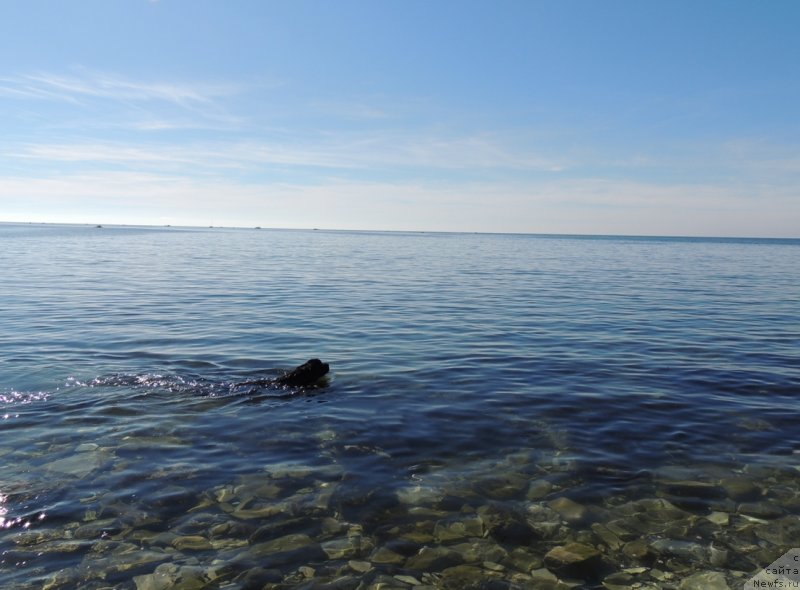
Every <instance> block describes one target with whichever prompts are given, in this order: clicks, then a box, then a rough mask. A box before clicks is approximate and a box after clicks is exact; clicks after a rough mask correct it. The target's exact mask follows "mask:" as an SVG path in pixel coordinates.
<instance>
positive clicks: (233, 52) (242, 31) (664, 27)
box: [0, 0, 800, 237]
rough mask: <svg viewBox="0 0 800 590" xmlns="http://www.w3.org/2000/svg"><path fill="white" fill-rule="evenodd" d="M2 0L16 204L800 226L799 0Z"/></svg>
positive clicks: (394, 221) (1, 139) (105, 210)
mask: <svg viewBox="0 0 800 590" xmlns="http://www.w3.org/2000/svg"><path fill="white" fill-rule="evenodd" d="M2 8H3V24H2V25H0V32H2V34H0V56H2V57H0V220H5V221H48V222H85V223H130V224H172V225H201V226H207V225H236V226H255V225H259V226H263V227H320V228H338V229H385V230H426V231H430V230H443V231H499V232H537V233H539V232H542V233H588V234H644V235H720V236H768V237H769V236H772V237H800V189H799V188H798V187H800V117H799V116H798V113H799V112H800V109H799V108H798V105H800V69H798V64H800V35H798V34H797V27H798V24H800V3H798V2H796V1H794V0H772V1H770V2H768V3H766V2H752V1H746V2H745V1H739V0H724V1H697V0H691V1H689V0H676V1H674V2H656V1H650V0H635V1H634V0H631V1H626V0H609V1H605V2H600V1H589V0H585V1H573V0H558V1H556V0H553V1H547V2H544V1H539V0H521V1H511V0H500V1H497V2H488V1H485V2H475V1H469V0H461V1H446V0H403V1H399V0H398V1H389V0H381V1H375V0H369V1H366V0H363V1H362V0H359V1H355V0H337V1H332V0H316V1H308V0H292V1H289V0H285V1H282V2H274V1H268V0H254V1H245V0H235V1H234V0H231V1H222V0H217V1H208V0H158V1H149V0H118V1H114V2H109V1H108V0H92V1H89V0H75V1H72V2H51V1H41V0H19V1H12V0H9V1H6V2H3V5H2Z"/></svg>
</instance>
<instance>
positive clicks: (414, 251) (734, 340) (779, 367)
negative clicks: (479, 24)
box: [0, 225, 800, 588]
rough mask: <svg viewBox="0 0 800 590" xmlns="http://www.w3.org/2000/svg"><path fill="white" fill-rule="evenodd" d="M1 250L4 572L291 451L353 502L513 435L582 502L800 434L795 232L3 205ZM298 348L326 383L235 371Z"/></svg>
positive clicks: (176, 507) (439, 482)
mask: <svg viewBox="0 0 800 590" xmlns="http://www.w3.org/2000/svg"><path fill="white" fill-rule="evenodd" d="M0 273H1V274H2V283H0V335H1V336H0V457H2V462H3V463H2V464H3V469H2V473H0V500H1V501H2V503H0V523H2V528H1V529H0V550H2V551H3V557H2V561H0V585H2V586H4V587H5V586H9V587H12V585H13V584H18V585H19V586H20V587H28V586H26V584H31V587H41V585H42V583H43V580H48V579H50V578H49V577H52V576H53V575H54V573H55V572H59V571H69V568H73V569H75V568H80V567H84V566H81V565H80V564H85V563H86V559H87V555H89V554H90V553H91V552H92V551H96V550H97V548H96V546H95V545H94V543H95V542H97V539H106V540H109V539H111V540H113V539H115V538H117V537H120V536H122V537H125V542H126V543H128V544H129V545H131V544H132V545H135V544H136V542H137V541H135V540H134V539H139V537H137V536H136V535H135V531H136V527H138V528H139V529H140V530H145V529H146V530H150V531H164V530H173V529H176V530H178V529H180V527H181V526H183V525H184V524H185V523H186V518H187V514H190V512H189V511H190V510H191V509H192V507H193V506H194V505H195V504H197V503H198V501H199V500H198V498H202V497H204V495H205V496H210V495H212V496H213V493H214V492H213V491H214V490H220V489H224V486H226V485H230V484H232V483H235V482H241V481H246V479H247V478H248V477H253V476H254V475H256V474H259V473H268V472H270V470H273V471H274V470H278V469H281V468H286V466H289V467H288V468H290V469H295V470H297V469H300V470H302V469H303V468H304V469H312V470H321V471H319V472H320V473H328V471H325V470H326V469H330V470H332V471H330V473H331V474H332V475H331V476H330V479H331V481H335V482H336V492H335V497H334V499H333V500H332V504H331V508H330V510H331V511H339V512H342V511H346V509H347V507H348V506H357V505H359V506H360V505H361V504H365V505H369V504H370V503H371V502H372V503H377V504H378V505H381V498H388V497H390V496H391V495H392V494H395V495H396V494H397V493H402V491H403V490H406V489H409V487H410V486H415V485H420V484H422V485H430V486H432V487H436V486H439V487H441V488H447V489H448V490H449V491H450V492H449V493H451V494H452V493H455V492H453V490H454V489H459V487H458V486H461V487H462V488H463V489H464V490H467V489H468V491H465V492H464V493H463V494H462V495H464V496H470V497H472V496H476V495H478V496H479V495H480V494H481V489H482V488H481V487H480V486H474V485H473V484H474V483H475V482H476V480H477V479H480V477H485V476H489V475H491V474H492V473H495V472H496V470H497V469H500V467H497V466H499V465H504V464H505V465H507V464H509V462H510V463H513V462H514V459H513V458H514V457H521V456H523V455H524V456H525V457H527V459H525V460H524V461H523V460H521V459H520V460H518V462H522V463H525V462H526V461H527V463H525V466H523V467H522V468H520V469H519V470H518V471H522V472H526V470H527V472H533V471H536V470H537V469H538V470H541V469H542V467H541V466H542V465H552V464H553V462H559V461H561V462H563V463H569V465H570V467H569V469H568V470H567V472H566V473H567V475H564V476H563V477H564V481H566V483H564V482H562V484H561V485H563V487H564V488H565V489H567V488H568V489H569V491H570V497H572V498H573V499H576V500H579V501H582V502H585V503H589V504H599V503H601V502H602V501H603V499H604V498H608V497H611V496H614V495H615V494H617V495H619V494H623V495H624V494H634V493H635V488H636V486H638V485H641V481H642V477H643V475H642V474H650V475H652V474H658V473H662V472H666V471H669V470H670V469H672V470H674V469H690V470H693V473H695V474H700V476H702V474H703V473H715V472H719V471H724V470H734V469H738V470H739V471H742V470H744V471H746V470H747V469H751V468H753V466H764V465H768V466H774V465H784V466H786V465H788V466H792V465H796V464H797V462H798V459H799V458H800V455H798V453H800V313H799V312H800V241H798V240H757V239H741V240H735V239H678V238H674V239H672V238H664V239H659V238H630V237H591V238H589V237H568V236H564V237H559V236H528V235H467V234H403V233H370V232H327V231H278V230H229V229H176V228H128V227H106V228H103V229H98V228H94V227H88V226H30V225H0ZM311 357H319V358H321V359H323V360H325V361H327V362H329V363H330V365H331V376H330V379H329V382H328V384H327V386H325V387H323V388H320V389H317V390H314V391H310V392H304V393H303V392H301V393H298V395H296V396H292V397H289V398H286V397H280V398H277V397H272V396H271V395H270V394H269V392H265V394H263V395H259V396H255V397H253V396H242V395H231V394H230V392H229V389H228V388H227V386H228V384H229V383H230V382H232V381H235V380H237V379H246V378H252V377H254V376H263V375H267V376H269V375H278V374H280V371H281V370H284V369H288V368H291V367H292V366H294V365H297V364H299V363H301V362H303V361H305V360H306V359H308V358H311ZM509 458H512V459H509ZM470 486H472V487H470ZM486 493H487V495H488V496H491V494H492V492H491V490H488V491H487V492H486ZM512 494H513V492H512ZM109 507H112V508H109ZM113 507H117V509H116V512H114V509H113ZM123 507H125V508H123ZM126 510H128V511H131V512H133V511H138V512H137V514H140V513H144V514H146V515H147V516H144V517H142V521H141V522H139V521H135V519H133V517H129V518H128V520H125V518H121V517H120V516H119V515H120V514H123V515H128V512H126ZM104 511H105V512H104ZM323 512H324V511H323ZM109 515H110V516H109ZM128 516H129V515H128ZM324 516H325V514H322V513H321V515H320V518H323V517H324ZM114 517H116V519H117V522H116V524H113V522H112V520H113V518H114ZM357 518H362V519H363V521H364V523H363V524H364V526H365V527H369V526H374V527H379V526H381V524H382V523H381V522H380V518H381V516H380V513H379V511H373V512H371V513H369V514H366V515H365V514H364V513H360V512H359V513H355V512H354V514H353V515H351V519H357ZM387 518H389V517H387ZM109 519H112V520H109ZM96 521H97V522H103V523H109V522H112V524H105V525H104V526H106V528H105V529H102V527H100V529H102V531H101V532H98V533H97V539H95V538H94V537H93V536H92V534H91V533H87V534H85V535H70V536H72V537H73V538H74V539H77V540H78V541H79V543H78V545H77V546H75V547H71V548H70V550H66V549H64V548H63V547H62V549H53V550H52V551H47V550H42V551H38V552H36V551H33V552H30V553H27V554H25V555H24V557H20V555H21V554H20V553H19V551H20V548H19V542H18V539H19V535H20V533H21V532H23V531H27V532H31V531H34V532H35V531H40V532H41V535H42V537H41V538H40V539H39V541H41V540H42V539H45V540H46V536H47V532H48V531H63V530H71V531H75V530H83V529H79V527H84V528H85V526H86V523H92V522H96ZM122 521H125V522H127V523H128V524H129V526H131V527H132V530H133V531H134V532H133V533H124V534H123V532H122V531H121V530H120V529H119V527H121V526H123V525H122V524H120V522H122ZM137 522H138V524H137ZM142 522H144V524H142ZM72 523H74V524H72ZM309 526H310V525H309ZM114 527H116V528H114ZM100 529H98V530H100ZM53 534H56V533H53ZM115 535H117V537H115ZM76 542H77V541H76ZM109 542H110V541H109ZM62 544H63V539H62ZM43 546H46V544H45V545H43ZM220 555H221V553H220V551H219V550H217V551H208V552H207V553H204V554H202V555H201V557H199V558H198V557H195V558H194V559H195V560H196V561H197V560H199V562H200V563H206V562H211V561H213V560H214V559H215V558H219V557H220ZM176 559H177V558H176ZM98 567H99V566H98ZM153 567H154V566H152V567H150V569H149V570H146V571H152V569H153ZM76 571H77V570H76ZM141 571H145V570H141V568H140V570H135V571H133V573H136V574H140V573H141ZM128 573H131V572H128ZM128 573H124V572H116V574H115V575H116V576H117V577H116V578H114V577H113V576H111V577H110V578H107V579H103V577H102V576H99V575H97V576H96V577H95V578H92V575H94V574H91V573H87V574H86V579H87V580H89V581H87V582H85V583H86V584H89V585H88V586H87V587H103V586H102V585H103V584H106V585H107V586H108V585H114V584H119V585H121V587H128V586H125V584H129V587H131V588H132V587H134V586H133V583H132V582H131V581H130V577H127V575H128ZM133 573H131V575H133ZM92 579H95V582H92V581H91V580H92ZM108 580H111V582H113V584H112V583H110V582H108ZM92 583H94V584H96V586H92V585H91V584H92ZM54 587H60V586H54ZM65 587H66V586H65Z"/></svg>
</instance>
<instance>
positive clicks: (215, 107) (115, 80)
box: [0, 67, 243, 131]
mask: <svg viewBox="0 0 800 590" xmlns="http://www.w3.org/2000/svg"><path fill="white" fill-rule="evenodd" d="M241 92H243V87H242V86H240V85H237V84H230V83H205V82H191V81H176V80H169V81H164V80H137V79H132V78H125V77H122V76H119V75H115V74H109V73H105V72H98V71H94V70H91V69H87V68H82V67H81V68H73V69H72V70H71V71H70V73H67V74H61V73H59V74H56V73H52V72H46V71H42V72H34V73H27V74H19V75H14V76H2V77H0V98H5V99H7V100H19V101H27V102H28V103H30V102H31V101H46V102H50V103H55V104H58V103H61V104H64V105H70V106H72V107H76V108H83V109H84V110H86V111H91V113H92V117H93V119H92V123H91V125H92V126H94V127H102V126H105V127H119V126H121V125H122V126H127V127H129V128H137V127H138V128H139V130H149V131H153V130H163V129H164V128H168V129H174V128H176V126H180V127H182V128H186V127H198V126H205V125H206V124H207V123H208V122H209V121H210V122H216V123H217V124H219V123H225V124H226V125H229V126H230V125H235V124H239V123H241V118H239V117H237V116H235V115H233V114H231V113H230V112H229V111H228V109H227V106H226V104H227V101H228V100H229V99H230V98H231V97H233V96H235V95H237V94H239V93H241ZM181 113H183V114H184V116H183V117H181ZM187 118H188V119H189V121H187ZM64 119H65V121H67V122H68V121H70V120H72V121H74V122H76V123H75V124H78V123H77V122H79V121H80V119H75V116H74V114H70V115H68V116H64ZM172 119H175V120H176V122H171V120H172ZM124 121H129V123H127V124H125V125H123V124H122V123H121V122H124ZM152 121H159V122H160V123H161V125H160V126H158V125H156V126H150V127H147V125H146V123H148V122H152ZM143 122H144V123H143Z"/></svg>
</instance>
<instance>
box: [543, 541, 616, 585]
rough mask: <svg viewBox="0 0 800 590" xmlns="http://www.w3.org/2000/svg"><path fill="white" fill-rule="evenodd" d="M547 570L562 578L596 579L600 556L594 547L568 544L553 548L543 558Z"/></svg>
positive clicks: (599, 566)
mask: <svg viewBox="0 0 800 590" xmlns="http://www.w3.org/2000/svg"><path fill="white" fill-rule="evenodd" d="M544 563H545V565H546V566H547V569H549V570H550V571H552V572H554V573H556V574H558V575H559V576H562V577H568V578H569V577H577V578H581V579H591V578H596V577H597V576H598V575H599V573H600V568H601V566H602V556H601V554H600V552H599V551H598V550H597V549H595V548H594V547H590V546H588V545H584V544H582V543H569V544H567V545H562V546H559V547H555V548H554V549H551V550H550V551H548V552H547V553H546V554H545V556H544Z"/></svg>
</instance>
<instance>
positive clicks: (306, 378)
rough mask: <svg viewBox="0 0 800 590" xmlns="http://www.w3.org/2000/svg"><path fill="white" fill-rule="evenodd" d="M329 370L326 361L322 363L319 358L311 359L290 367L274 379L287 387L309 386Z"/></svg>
mask: <svg viewBox="0 0 800 590" xmlns="http://www.w3.org/2000/svg"><path fill="white" fill-rule="evenodd" d="M329 370H330V367H329V366H328V363H323V362H322V361H321V360H319V359H311V360H308V361H306V362H304V363H303V364H302V365H300V366H299V367H296V368H295V369H292V370H291V371H289V372H288V373H286V374H285V375H284V376H283V377H278V378H277V379H276V380H275V381H276V382H277V383H278V384H280V385H288V386H289V387H310V386H311V385H314V384H315V383H316V382H317V381H319V380H320V379H322V378H323V377H324V376H325V375H327V374H328V371H329Z"/></svg>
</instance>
